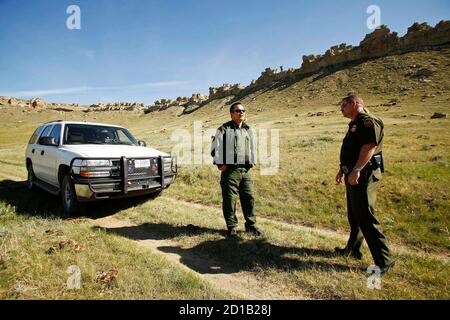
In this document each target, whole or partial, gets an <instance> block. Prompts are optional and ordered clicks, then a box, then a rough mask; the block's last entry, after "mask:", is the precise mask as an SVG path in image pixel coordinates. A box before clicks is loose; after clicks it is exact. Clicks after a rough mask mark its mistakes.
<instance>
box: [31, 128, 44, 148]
mask: <svg viewBox="0 0 450 320" xmlns="http://www.w3.org/2000/svg"><path fill="white" fill-rule="evenodd" d="M42 128H43V126H40V127H38V128H37V129H36V130H34V133H33V135H32V136H31V138H30V140H28V144H35V143H36V139H37V137H38V136H39V134H40V133H41V131H42Z"/></svg>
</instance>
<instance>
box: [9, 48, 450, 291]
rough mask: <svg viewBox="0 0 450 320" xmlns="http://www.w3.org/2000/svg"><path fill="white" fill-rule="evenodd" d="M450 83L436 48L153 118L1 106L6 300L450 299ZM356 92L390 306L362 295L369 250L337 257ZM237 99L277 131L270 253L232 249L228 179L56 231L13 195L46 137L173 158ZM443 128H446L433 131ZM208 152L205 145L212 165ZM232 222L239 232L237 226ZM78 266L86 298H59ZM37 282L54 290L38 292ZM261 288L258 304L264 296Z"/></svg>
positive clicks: (269, 190)
mask: <svg viewBox="0 0 450 320" xmlns="http://www.w3.org/2000/svg"><path fill="white" fill-rule="evenodd" d="M449 74H450V48H449V47H448V45H440V46H438V47H430V48H426V49H424V48H423V47H422V48H421V49H420V50H412V51H409V52H401V53H398V54H392V55H388V56H382V57H376V58H371V59H369V60H366V61H358V62H355V63H351V64H348V65H339V67H333V68H323V69H319V70H316V71H315V72H314V73H311V74H303V75H302V77H299V78H295V79H294V80H292V81H272V82H269V83H268V85H264V86H262V87H260V88H257V89H255V90H250V91H244V92H241V91H239V92H237V93H236V94H235V95H226V96H224V97H216V98H215V99H212V100H211V99H210V101H207V100H205V101H204V102H202V103H199V104H196V105H191V106H189V107H186V106H183V105H173V106H170V107H167V108H159V107H158V108H157V109H155V110H152V112H149V113H144V110H140V109H139V110H135V111H136V112H130V111H126V110H124V109H122V110H117V111H108V110H105V111H102V112H85V111H86V109H83V108H88V107H87V106H85V107H82V108H77V107H76V106H74V107H73V108H70V111H67V110H61V109H60V110H57V109H55V108H49V107H47V108H45V107H42V108H39V107H35V108H33V107H29V106H26V105H24V106H18V105H12V104H9V103H4V104H2V105H1V106H0V116H1V118H2V124H3V125H2V127H1V128H0V150H1V152H2V159H1V160H0V179H1V181H0V207H1V210H0V221H1V225H2V227H1V229H0V236H1V238H0V239H1V244H2V245H1V248H2V251H1V252H0V279H1V280H0V297H2V298H11V297H13V298H58V297H63V298H102V297H106V298H152V299H161V298H169V299H173V298H174V299H184V298H199V299H221V298H230V297H231V298H250V299H259V298H263V299H271V298H278V299H280V298H281V299H284V298H286V299H427V298H431V299H449V297H450V291H449V287H448V280H449V279H450V273H449V271H448V258H449V257H450V235H449V229H450V198H449V197H450V195H449V193H448V190H450V135H449V128H450V127H449V121H450V120H449V119H448V114H449V112H450V109H449V106H450V93H449V92H450V82H449V80H448V75H449ZM349 92H353V93H357V94H358V95H360V96H361V97H362V98H363V99H364V101H365V103H366V106H367V107H368V108H369V110H370V111H371V112H373V113H374V114H376V115H377V116H379V117H381V118H382V119H383V121H384V122H385V125H386V138H385V142H384V154H385V158H386V159H385V161H386V173H385V175H384V178H383V181H382V185H381V188H380V190H379V195H378V204H377V209H378V210H377V217H379V220H380V221H381V224H382V226H383V227H384V229H385V231H386V235H387V237H388V239H389V241H390V242H391V243H392V245H393V248H394V254H395V258H396V260H397V265H396V268H395V269H394V270H393V272H392V273H389V274H388V275H387V276H386V277H383V282H382V283H383V289H382V290H370V289H368V288H367V287H366V281H367V279H366V274H365V269H366V267H367V266H368V265H369V264H370V263H371V258H370V254H369V252H368V250H367V248H365V249H364V254H365V257H364V260H363V261H352V260H349V259H344V258H341V257H336V256H335V255H334V254H333V248H334V247H335V246H337V245H343V244H344V243H345V238H346V233H347V231H348V227H347V218H346V207H345V200H344V197H345V195H344V192H345V191H344V189H343V187H342V186H336V185H335V184H334V176H335V174H336V172H337V169H338V167H337V166H338V154H339V148H340V143H341V141H342V138H343V137H344V134H345V131H346V127H347V122H348V121H347V119H344V118H343V117H342V115H341V114H340V111H339V108H338V106H337V104H338V102H339V101H340V99H341V98H342V97H344V96H346V95H347V94H348V93H349ZM237 99H239V100H240V101H241V102H242V103H243V104H244V106H245V109H246V110H247V116H248V121H249V123H251V124H252V125H253V126H254V128H256V129H263V128H267V129H279V141H280V150H279V154H280V164H279V170H278V173H277V174H276V175H274V176H264V175H261V174H260V167H257V168H255V170H253V175H254V179H255V191H256V201H257V203H256V206H257V215H258V217H259V219H260V220H259V223H260V225H261V228H262V229H263V230H264V232H265V238H263V239H253V238H250V237H247V236H242V238H241V240H239V241H237V242H229V241H227V240H226V239H225V237H224V233H223V229H224V224H223V218H222V216H221V212H220V206H221V196H220V186H219V172H218V171H217V169H216V168H215V167H213V166H212V165H209V164H204V165H202V166H198V165H197V166H195V165H190V164H182V165H181V167H180V171H179V176H178V178H177V180H176V181H175V183H174V185H173V186H172V187H171V188H170V189H168V190H167V191H165V192H164V195H163V197H161V198H158V199H156V200H154V201H132V202H127V201H120V202H118V203H113V204H102V205H93V206H92V207H90V208H88V209H87V210H88V211H86V212H85V213H84V214H83V217H80V218H77V219H73V220H62V219H61V218H59V213H60V212H61V210H62V208H61V205H60V204H59V199H57V198H55V197H51V196H48V195H46V194H44V193H38V194H36V195H32V194H30V193H29V192H28V191H26V190H25V189H24V187H23V186H22V185H21V183H20V181H21V180H25V178H26V169H25V166H24V165H23V162H24V160H23V152H24V146H25V145H26V143H27V141H28V139H29V137H30V135H31V134H32V132H33V130H34V129H35V127H36V126H37V125H39V124H41V123H42V122H45V121H50V120H54V119H67V120H69V119H71V120H86V121H97V122H106V123H115V124H120V125H124V126H126V127H127V128H129V129H130V131H131V132H132V133H133V134H134V135H135V136H136V137H138V138H139V139H144V140H146V142H147V144H148V145H149V146H152V147H155V148H158V149H162V150H165V151H171V150H172V147H173V146H175V145H176V144H177V143H179V141H175V140H172V139H171V136H172V134H173V133H174V132H176V130H180V129H183V130H187V132H190V133H191V134H193V132H194V122H195V121H201V125H202V127H201V129H202V130H207V129H212V130H213V129H215V128H217V127H218V126H219V125H220V124H221V123H223V122H225V121H227V120H228V118H229V114H228V107H229V105H230V103H231V102H232V101H236V100H237ZM24 103H26V102H24ZM435 113H441V114H446V115H447V117H444V118H440V119H431V118H432V115H433V114H435ZM205 132H206V131H205ZM209 138H210V137H209V136H208V134H207V132H206V133H205V136H204V140H203V147H204V150H205V154H207V153H208V151H209V144H210V139H209ZM191 141H192V140H191ZM191 146H193V145H191ZM105 217H106V218H105ZM238 217H239V219H240V222H241V223H242V221H241V220H242V218H241V217H242V214H241V213H238ZM93 225H96V226H97V227H93ZM240 229H242V225H240ZM47 230H53V231H55V230H60V231H61V232H62V234H60V235H58V234H52V233H50V234H49V233H47ZM92 237H94V238H92ZM33 239H35V241H33ZM63 239H72V240H74V241H77V242H78V243H81V244H82V245H83V248H84V249H83V250H81V251H79V252H78V251H76V250H72V249H67V248H66V249H64V250H61V252H59V253H58V252H57V253H56V254H53V255H48V254H46V253H45V251H46V250H47V249H48V248H49V247H51V246H52V245H54V244H55V243H57V241H60V240H63ZM92 239H94V240H92ZM22 248H26V249H25V250H23V249H22ZM116 250H118V251H119V253H120V254H119V255H117V254H116ZM118 256H119V257H118ZM124 256H130V257H132V259H133V263H130V261H127V259H125V258H123V257H124ZM36 261H38V262H36ZM196 261H200V262H202V263H199V262H197V263H196ZM232 262H233V263H232ZM73 263H76V264H78V265H80V267H81V268H82V270H83V272H84V274H85V275H86V278H85V280H84V281H85V282H84V283H85V286H86V288H87V289H86V290H84V291H80V292H73V291H68V290H67V289H65V288H64V284H65V281H66V274H65V271H66V267H67V266H68V265H69V264H73ZM30 266H31V267H30ZM61 266H63V268H61ZM28 268H30V269H31V270H28ZM111 268H116V269H117V270H118V272H119V273H118V277H117V282H114V283H113V284H112V285H111V286H105V285H104V284H102V283H99V282H98V280H96V273H97V272H99V271H102V272H103V271H105V270H106V271H107V270H109V269H111ZM27 270H28V271H27ZM42 270H46V272H48V274H50V275H52V274H53V276H51V277H50V276H42V274H41V271H42ZM136 272H137V273H142V274H143V277H136V276H135V274H136ZM167 275H169V276H167ZM146 279H148V280H146ZM163 279H167V280H163ZM149 284H151V286H149ZM149 287H151V289H149ZM239 288H240V289H239ZM261 288H263V289H264V290H262V291H264V294H263V293H261V295H257V294H256V293H255V292H256V291H258V292H259V291H261V290H260V289H261Z"/></svg>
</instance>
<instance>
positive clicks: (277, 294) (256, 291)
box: [90, 216, 307, 300]
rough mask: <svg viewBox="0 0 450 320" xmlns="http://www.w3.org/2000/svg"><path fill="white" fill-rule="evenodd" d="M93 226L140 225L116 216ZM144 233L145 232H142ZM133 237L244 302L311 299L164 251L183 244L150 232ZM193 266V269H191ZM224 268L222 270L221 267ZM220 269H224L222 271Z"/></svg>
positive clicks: (199, 259) (209, 261)
mask: <svg viewBox="0 0 450 320" xmlns="http://www.w3.org/2000/svg"><path fill="white" fill-rule="evenodd" d="M90 221H91V223H92V224H93V225H96V226H99V227H102V228H108V229H110V228H124V227H135V226H137V225H136V224H133V223H132V222H130V221H128V220H125V219H118V218H115V217H113V216H109V217H105V218H100V219H96V220H90ZM140 233H142V231H140ZM129 236H130V238H134V239H136V238H145V240H133V241H135V242H136V243H137V244H138V245H140V246H142V247H144V248H146V249H149V250H151V251H152V252H154V253H158V254H161V255H163V256H164V257H165V258H166V259H167V260H169V261H170V262H171V263H174V264H176V265H178V266H180V267H182V268H183V269H186V270H188V271H189V272H194V273H196V274H197V275H198V276H200V278H202V279H203V280H205V281H207V282H208V283H209V284H211V285H212V286H213V287H215V288H216V289H219V290H221V291H225V292H228V293H229V294H231V295H233V296H236V295H237V296H239V297H240V298H242V299H250V300H271V299H307V296H306V295H303V296H298V295H297V296H292V297H289V296H286V292H283V290H282V288H281V287H278V288H273V287H271V288H270V290H264V288H263V285H262V283H261V281H260V280H258V279H257V278H256V276H255V275H254V274H252V273H251V272H237V273H230V272H227V271H226V270H231V269H232V267H231V266H228V267H227V266H226V265H224V264H223V262H220V263H217V262H216V261H214V259H213V258H210V257H208V258H207V257H204V256H199V255H196V254H192V253H189V252H186V250H183V251H184V252H183V253H182V254H181V253H179V252H169V253H168V252H165V251H162V250H161V248H165V247H178V246H179V244H178V243H176V242H174V241H171V240H158V239H157V238H158V237H157V235H154V234H152V233H151V232H147V233H146V234H129ZM187 265H189V266H190V267H188V266H187ZM205 266H218V267H217V272H214V273H211V272H201V271H196V270H202V269H204V268H205ZM219 266H220V267H219ZM220 270H224V272H221V271H220Z"/></svg>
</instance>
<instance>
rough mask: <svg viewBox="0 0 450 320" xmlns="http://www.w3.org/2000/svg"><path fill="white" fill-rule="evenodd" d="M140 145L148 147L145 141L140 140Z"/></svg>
mask: <svg viewBox="0 0 450 320" xmlns="http://www.w3.org/2000/svg"><path fill="white" fill-rule="evenodd" d="M138 145H139V146H141V147H146V146H147V144H146V143H145V141H144V140H139V141H138Z"/></svg>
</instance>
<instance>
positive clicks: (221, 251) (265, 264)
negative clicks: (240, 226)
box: [102, 223, 359, 274]
mask: <svg viewBox="0 0 450 320" xmlns="http://www.w3.org/2000/svg"><path fill="white" fill-rule="evenodd" d="M102 229H103V230H105V231H106V232H108V233H111V234H117V235H120V236H123V237H126V238H129V239H132V240H170V239H174V238H177V237H180V236H199V235H205V234H211V235H219V236H221V239H213V240H207V241H203V242H201V243H199V244H198V245H196V246H194V247H192V248H187V249H186V248H183V247H182V246H178V245H176V246H162V247H159V248H158V249H159V250H160V251H163V252H166V253H175V254H177V255H179V256H180V257H181V260H180V262H181V263H183V264H184V265H186V266H187V267H189V268H190V269H192V270H195V271H197V272H199V273H202V274H215V273H237V272H240V271H252V270H257V269H261V268H262V269H277V270H280V271H286V272H287V271H292V270H305V271H306V270H311V269H314V270H323V271H333V272H347V271H350V270H355V268H354V267H349V266H348V265H344V264H340V263H337V262H335V261H332V259H333V258H336V257H337V256H336V254H335V253H334V251H330V250H325V249H315V248H304V247H285V246H280V245H275V244H272V243H270V242H268V241H267V239H265V238H263V237H250V236H247V235H243V234H241V235H242V237H241V236H239V237H238V238H231V239H230V238H226V233H225V231H223V230H217V229H211V228H204V227H198V226H194V225H187V226H178V225H171V224H167V223H144V224H141V225H138V226H129V227H118V228H102ZM222 237H223V238H222ZM323 258H328V259H329V261H326V260H324V259H323ZM358 270H359V269H358Z"/></svg>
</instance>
